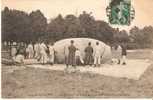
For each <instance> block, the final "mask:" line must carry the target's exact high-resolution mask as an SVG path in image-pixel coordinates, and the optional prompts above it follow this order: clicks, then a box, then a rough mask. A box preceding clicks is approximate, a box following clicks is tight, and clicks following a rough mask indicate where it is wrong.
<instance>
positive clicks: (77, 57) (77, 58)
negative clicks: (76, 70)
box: [75, 48, 84, 65]
mask: <svg viewBox="0 0 153 100" xmlns="http://www.w3.org/2000/svg"><path fill="white" fill-rule="evenodd" d="M75 61H76V65H82V64H84V61H83V59H82V56H81V52H80V50H79V49H78V48H77V49H76V51H75Z"/></svg>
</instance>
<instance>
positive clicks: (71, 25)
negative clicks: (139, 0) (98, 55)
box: [2, 7, 153, 46]
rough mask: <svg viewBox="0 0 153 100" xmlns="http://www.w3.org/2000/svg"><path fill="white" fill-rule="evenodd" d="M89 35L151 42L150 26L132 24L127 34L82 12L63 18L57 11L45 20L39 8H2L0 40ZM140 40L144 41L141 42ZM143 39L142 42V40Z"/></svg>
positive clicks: (106, 39) (152, 29)
mask: <svg viewBox="0 0 153 100" xmlns="http://www.w3.org/2000/svg"><path fill="white" fill-rule="evenodd" d="M77 37H88V38H94V39H98V40H101V41H103V42H105V43H110V44H114V43H119V42H127V43H131V42H132V43H135V44H136V45H140V46H142V44H144V46H145V44H146V43H147V44H150V45H151V44H152V43H153V38H151V37H153V27H152V26H146V27H144V28H143V29H139V28H138V27H133V28H132V29H131V30H130V35H128V34H127V31H125V30H121V31H120V30H119V29H117V28H112V27H111V26H110V25H109V24H108V23H106V22H105V21H102V20H96V19H95V18H94V17H93V16H92V15H91V14H90V13H87V12H86V11H83V12H82V13H81V14H80V15H79V16H78V17H77V16H76V15H73V14H69V15H66V16H65V17H63V16H62V15H61V14H59V15H58V16H57V17H55V18H53V19H51V20H50V21H49V23H47V18H46V17H45V16H44V15H43V13H42V12H41V11H40V10H36V11H32V12H31V13H29V14H28V13H26V12H24V11H20V10H15V9H9V8H8V7H5V8H4V10H2V41H16V42H26V43H28V42H30V41H32V42H35V41H37V40H38V39H40V40H45V41H48V42H50V41H54V42H55V41H57V40H61V39H64V38H77ZM142 39H143V41H141V40H142ZM142 42H143V43H142Z"/></svg>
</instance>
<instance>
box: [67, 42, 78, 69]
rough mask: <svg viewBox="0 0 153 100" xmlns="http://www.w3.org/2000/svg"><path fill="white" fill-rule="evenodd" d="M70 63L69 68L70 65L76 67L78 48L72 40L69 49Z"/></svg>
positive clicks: (68, 62) (68, 63)
mask: <svg viewBox="0 0 153 100" xmlns="http://www.w3.org/2000/svg"><path fill="white" fill-rule="evenodd" d="M68 51H69V53H68V61H67V67H68V66H69V65H72V66H73V67H75V52H76V47H75V46H74V41H73V40H71V45H70V46H69V47H68Z"/></svg>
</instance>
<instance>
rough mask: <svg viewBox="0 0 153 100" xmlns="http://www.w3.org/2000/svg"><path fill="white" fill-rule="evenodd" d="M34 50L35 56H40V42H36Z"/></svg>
mask: <svg viewBox="0 0 153 100" xmlns="http://www.w3.org/2000/svg"><path fill="white" fill-rule="evenodd" d="M34 52H35V56H34V57H35V58H37V57H38V52H39V44H38V42H36V43H35V45H34Z"/></svg>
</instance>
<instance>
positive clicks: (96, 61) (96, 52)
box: [94, 42, 102, 67]
mask: <svg viewBox="0 0 153 100" xmlns="http://www.w3.org/2000/svg"><path fill="white" fill-rule="evenodd" d="M101 49H102V48H101V47H100V45H99V42H96V47H95V50H94V66H95V67H96V66H97V65H98V67H100V63H101V51H102V50H101Z"/></svg>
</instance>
